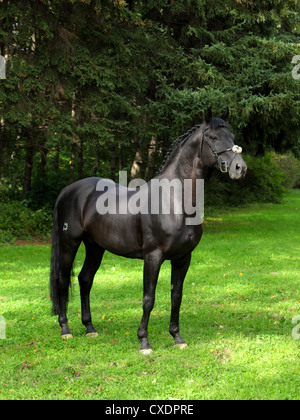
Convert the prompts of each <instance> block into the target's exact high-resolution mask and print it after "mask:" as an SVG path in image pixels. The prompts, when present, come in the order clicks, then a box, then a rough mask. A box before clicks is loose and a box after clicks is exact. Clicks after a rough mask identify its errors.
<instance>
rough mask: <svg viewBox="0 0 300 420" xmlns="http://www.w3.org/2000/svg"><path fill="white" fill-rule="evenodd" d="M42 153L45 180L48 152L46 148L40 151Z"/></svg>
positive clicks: (42, 173) (42, 171)
mask: <svg viewBox="0 0 300 420" xmlns="http://www.w3.org/2000/svg"><path fill="white" fill-rule="evenodd" d="M40 153H41V178H42V179H45V178H46V165H47V154H48V150H47V149H46V148H45V147H42V148H41V150H40Z"/></svg>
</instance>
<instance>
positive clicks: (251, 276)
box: [0, 191, 300, 400]
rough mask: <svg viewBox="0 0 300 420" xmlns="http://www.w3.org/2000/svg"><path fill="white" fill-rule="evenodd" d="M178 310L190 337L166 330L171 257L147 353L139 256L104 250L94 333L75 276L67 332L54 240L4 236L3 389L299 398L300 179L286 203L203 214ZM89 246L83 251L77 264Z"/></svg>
mask: <svg viewBox="0 0 300 420" xmlns="http://www.w3.org/2000/svg"><path fill="white" fill-rule="evenodd" d="M206 216H207V221H206V224H205V232H204V236H203V238H202V241H201V243H200V245H199V247H198V248H197V250H196V251H195V252H194V254H193V260H192V265H191V268H190V271H189V273H188V276H187V279H186V282H185V286H184V296H183V303H182V310H181V332H182V335H183V337H184V339H185V340H186V341H187V343H188V344H189V347H188V348H186V349H185V350H179V349H178V348H175V347H174V346H173V339H172V337H171V336H170V335H169V333H168V324H169V317H170V266H169V264H168V263H165V264H164V265H163V267H162V270H161V274H160V278H159V283H158V287H157V294H156V304H155V308H154V310H153V314H152V315H151V319H150V325H149V336H150V343H151V345H152V347H153V348H154V353H153V354H152V355H151V356H142V355H141V354H139V352H138V349H139V343H138V340H137V337H136V334H137V328H138V325H139V322H140V318H141V315H142V308H141V299H142V262H141V261H139V260H126V259H122V258H118V257H116V256H113V255H111V254H106V255H105V258H104V261H103V264H102V267H101V269H100V270H99V272H98V273H97V275H96V278H95V282H94V286H93V289H92V295H91V303H92V315H93V320H94V325H95V326H96V328H97V329H98V332H99V337H98V338H96V339H92V338H87V337H85V336H84V333H85V328H84V327H83V326H82V324H81V320H80V300H79V290H78V289H79V288H78V284H77V283H76V278H74V281H75V284H74V285H73V292H72V297H71V300H70V304H69V311H68V315H69V319H70V327H71V329H72V332H73V335H74V339H73V340H68V341H63V340H61V338H60V328H59V325H58V323H57V319H56V317H52V316H51V315H50V300H49V290H48V276H49V259H50V246H49V245H24V246H2V247H1V248H0V279H1V280H0V281H1V286H0V315H3V316H4V317H5V319H6V323H7V328H6V340H0V352H1V356H0V398H1V399H165V400H168V399H170V398H171V399H299V398H300V390H299V375H300V352H299V350H300V340H294V339H293V338H292V329H293V328H294V327H295V325H293V324H292V319H293V317H294V316H296V315H300V303H299V302H300V296H299V279H300V264H299V262H300V231H299V224H300V191H293V192H292V193H291V194H289V195H288V196H287V197H286V199H285V202H284V203H283V204H278V205H272V204H268V205H262V206H260V205H253V206H251V207H250V208H242V209H241V208H240V209H231V210H224V211H214V212H213V213H210V214H208V213H207V214H206ZM83 259H84V252H83V249H80V251H79V254H78V255H77V257H76V263H75V272H76V273H77V274H78V272H79V270H80V267H81V265H82V262H83Z"/></svg>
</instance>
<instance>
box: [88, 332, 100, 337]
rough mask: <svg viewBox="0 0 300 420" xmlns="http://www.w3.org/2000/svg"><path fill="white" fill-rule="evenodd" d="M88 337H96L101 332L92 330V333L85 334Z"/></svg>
mask: <svg viewBox="0 0 300 420" xmlns="http://www.w3.org/2000/svg"><path fill="white" fill-rule="evenodd" d="M85 336H86V337H91V338H96V337H98V336H99V334H98V333H97V331H95V332H92V333H87V334H85Z"/></svg>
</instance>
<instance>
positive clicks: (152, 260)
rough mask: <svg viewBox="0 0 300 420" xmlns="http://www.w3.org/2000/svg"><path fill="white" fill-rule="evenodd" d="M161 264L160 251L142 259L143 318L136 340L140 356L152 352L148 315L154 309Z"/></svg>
mask: <svg viewBox="0 0 300 420" xmlns="http://www.w3.org/2000/svg"><path fill="white" fill-rule="evenodd" d="M161 264H162V253H161V251H160V250H156V251H154V252H151V253H149V254H147V255H146V256H145V258H144V294H143V317H142V320H141V324H140V326H139V329H138V338H139V340H140V342H141V348H140V352H141V353H142V354H150V353H151V352H152V348H151V346H150V344H149V341H148V323H149V317H150V313H151V311H152V309H153V307H154V301H155V289H156V285H157V279H158V274H159V270H160V267H161Z"/></svg>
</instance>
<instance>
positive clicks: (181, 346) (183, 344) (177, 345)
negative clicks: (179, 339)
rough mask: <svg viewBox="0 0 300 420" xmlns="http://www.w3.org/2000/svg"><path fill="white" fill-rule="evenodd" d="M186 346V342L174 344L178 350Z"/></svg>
mask: <svg viewBox="0 0 300 420" xmlns="http://www.w3.org/2000/svg"><path fill="white" fill-rule="evenodd" d="M187 346H188V345H187V344H186V343H180V344H175V347H178V348H179V349H180V350H183V349H185V348H186V347H187Z"/></svg>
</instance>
